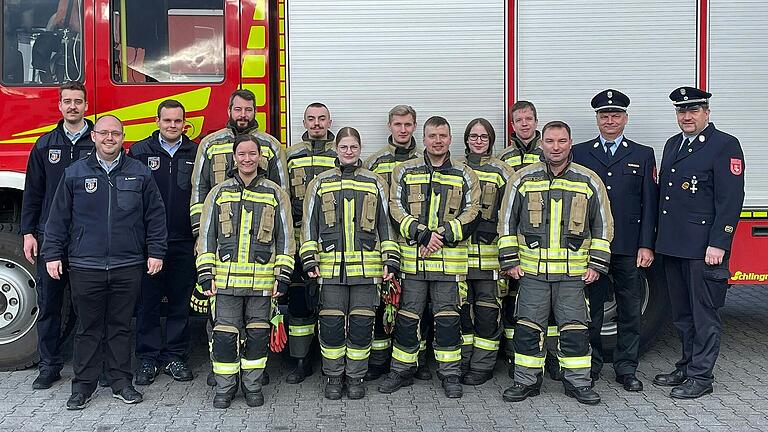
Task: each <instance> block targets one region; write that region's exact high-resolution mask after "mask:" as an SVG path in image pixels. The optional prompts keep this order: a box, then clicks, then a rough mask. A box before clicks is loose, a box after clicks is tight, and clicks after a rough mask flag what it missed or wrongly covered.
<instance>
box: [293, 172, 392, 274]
mask: <svg viewBox="0 0 768 432" xmlns="http://www.w3.org/2000/svg"><path fill="white" fill-rule="evenodd" d="M361 165H362V163H361V162H360V161H358V162H357V163H356V164H353V165H345V166H341V165H338V160H337V166H335V167H334V168H332V169H329V170H327V171H325V172H323V173H322V174H320V175H318V176H317V177H316V178H315V179H314V180H312V181H311V182H310V183H309V186H308V188H307V195H306V199H305V200H304V224H303V225H302V229H301V249H300V250H299V254H300V255H301V260H302V263H303V267H304V270H305V271H312V270H314V268H315V267H319V268H320V278H321V279H320V281H321V283H334V284H339V283H343V284H352V285H355V284H370V283H378V282H381V280H382V276H383V266H384V265H387V266H389V268H390V269H393V270H396V269H398V268H399V266H400V253H399V248H398V245H397V242H396V241H395V238H394V237H395V233H394V230H393V228H392V225H391V224H390V221H389V209H388V203H389V195H388V193H387V188H386V185H385V184H384V182H383V180H382V178H381V177H380V176H379V175H377V174H375V173H374V172H372V171H369V170H367V169H365V168H362V167H361Z"/></svg>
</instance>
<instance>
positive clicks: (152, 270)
mask: <svg viewBox="0 0 768 432" xmlns="http://www.w3.org/2000/svg"><path fill="white" fill-rule="evenodd" d="M162 269H163V260H161V259H159V258H148V259H147V274H148V275H150V276H152V275H156V274H158V273H160V270H162Z"/></svg>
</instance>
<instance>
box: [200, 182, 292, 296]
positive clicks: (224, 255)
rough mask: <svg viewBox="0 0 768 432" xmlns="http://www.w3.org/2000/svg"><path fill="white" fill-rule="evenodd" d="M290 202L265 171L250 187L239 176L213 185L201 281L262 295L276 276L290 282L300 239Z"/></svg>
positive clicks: (204, 222)
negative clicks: (294, 230) (297, 243)
mask: <svg viewBox="0 0 768 432" xmlns="http://www.w3.org/2000/svg"><path fill="white" fill-rule="evenodd" d="M289 206H290V204H289V198H288V194H287V193H286V192H285V191H284V190H283V189H282V188H281V187H280V186H278V185H277V184H276V183H275V182H273V181H271V180H268V179H266V178H264V177H263V176H262V175H259V176H257V177H256V178H255V179H254V180H253V181H252V182H251V184H249V185H248V186H247V187H246V185H245V184H243V182H242V180H241V179H240V177H239V176H235V177H232V178H230V179H228V180H225V181H224V182H223V183H221V184H219V185H218V186H216V187H214V188H213V190H211V192H210V194H208V197H207V198H206V199H205V204H204V205H203V210H202V217H201V224H200V236H199V238H198V244H197V251H198V255H197V272H198V281H199V282H200V283H202V282H205V281H207V280H210V279H214V280H215V282H216V288H217V289H218V290H226V289H232V290H245V291H247V292H248V293H250V292H253V295H264V296H268V295H271V294H272V289H273V287H274V284H275V280H276V279H278V280H281V281H283V282H286V283H288V282H290V277H291V273H292V272H293V263H294V253H295V251H296V243H295V240H294V236H293V223H292V221H291V215H290V211H289V208H290V207H289Z"/></svg>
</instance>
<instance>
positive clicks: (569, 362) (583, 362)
mask: <svg viewBox="0 0 768 432" xmlns="http://www.w3.org/2000/svg"><path fill="white" fill-rule="evenodd" d="M559 359H560V367H562V368H564V369H588V368H590V367H592V356H582V357H559Z"/></svg>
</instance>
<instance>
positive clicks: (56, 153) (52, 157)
mask: <svg viewBox="0 0 768 432" xmlns="http://www.w3.org/2000/svg"><path fill="white" fill-rule="evenodd" d="M60 160H61V149H48V162H50V163H52V164H56V163H59V161H60Z"/></svg>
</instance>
